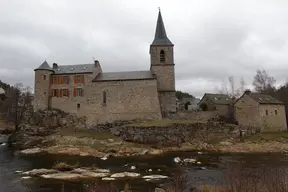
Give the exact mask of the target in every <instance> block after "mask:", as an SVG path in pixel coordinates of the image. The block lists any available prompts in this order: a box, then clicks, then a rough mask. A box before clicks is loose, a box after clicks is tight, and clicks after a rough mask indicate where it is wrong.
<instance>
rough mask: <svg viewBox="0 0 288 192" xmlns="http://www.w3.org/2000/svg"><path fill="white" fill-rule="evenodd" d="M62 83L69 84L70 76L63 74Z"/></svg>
mask: <svg viewBox="0 0 288 192" xmlns="http://www.w3.org/2000/svg"><path fill="white" fill-rule="evenodd" d="M62 83H63V84H69V76H63V77H62Z"/></svg>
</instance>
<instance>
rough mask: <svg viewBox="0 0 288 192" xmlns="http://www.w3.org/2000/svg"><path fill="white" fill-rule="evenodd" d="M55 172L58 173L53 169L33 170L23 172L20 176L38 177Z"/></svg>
mask: <svg viewBox="0 0 288 192" xmlns="http://www.w3.org/2000/svg"><path fill="white" fill-rule="evenodd" d="M57 172H58V171H57V170H54V169H33V170H31V171H26V172H23V173H22V175H27V176H38V175H44V174H53V173H57Z"/></svg>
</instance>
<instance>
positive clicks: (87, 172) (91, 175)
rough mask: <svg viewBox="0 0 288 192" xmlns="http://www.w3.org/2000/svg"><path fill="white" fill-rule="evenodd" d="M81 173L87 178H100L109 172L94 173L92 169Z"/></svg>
mask: <svg viewBox="0 0 288 192" xmlns="http://www.w3.org/2000/svg"><path fill="white" fill-rule="evenodd" d="M82 175H84V176H87V177H89V178H99V177H100V178H102V177H107V176H109V175H110V174H109V173H95V172H93V171H86V172H84V173H82Z"/></svg>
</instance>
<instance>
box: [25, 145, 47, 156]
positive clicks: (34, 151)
mask: <svg viewBox="0 0 288 192" xmlns="http://www.w3.org/2000/svg"><path fill="white" fill-rule="evenodd" d="M41 153H44V151H43V149H41V148H38V147H36V148H32V149H25V150H22V151H20V152H19V154H20V155H38V154H41Z"/></svg>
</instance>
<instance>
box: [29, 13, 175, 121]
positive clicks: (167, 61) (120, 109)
mask: <svg viewBox="0 0 288 192" xmlns="http://www.w3.org/2000/svg"><path fill="white" fill-rule="evenodd" d="M173 49H174V44H173V43H172V42H171V41H170V40H169V38H168V36H167V34H166V30H165V26H164V22H163V18H162V15H161V11H160V10H159V13H158V19H157V24H156V31H155V37H154V40H153V42H152V43H151V45H150V62H151V63H150V69H149V70H147V71H127V72H103V71H102V69H101V65H100V62H99V61H97V60H95V61H94V63H92V64H80V65H58V64H57V63H53V64H52V66H50V65H49V64H48V63H47V61H44V62H43V63H42V64H41V65H40V66H39V67H38V68H36V69H35V70H34V71H35V85H34V86H35V87H34V101H33V103H34V109H35V110H45V109H60V110H62V111H65V112H68V113H75V114H77V115H78V116H79V117H86V119H87V123H88V124H99V123H105V122H112V121H118V120H160V119H162V118H165V117H167V116H168V115H169V114H170V113H174V112H176V97H175V71H174V53H173Z"/></svg>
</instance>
